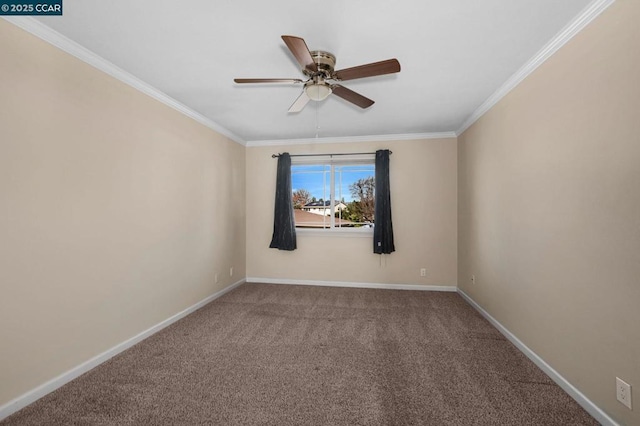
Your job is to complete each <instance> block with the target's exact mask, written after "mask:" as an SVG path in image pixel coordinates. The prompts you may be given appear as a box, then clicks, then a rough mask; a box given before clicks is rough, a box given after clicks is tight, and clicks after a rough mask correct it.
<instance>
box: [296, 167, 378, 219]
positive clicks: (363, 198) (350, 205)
mask: <svg viewBox="0 0 640 426" xmlns="http://www.w3.org/2000/svg"><path fill="white" fill-rule="evenodd" d="M291 183H292V188H293V207H294V217H295V222H296V228H316V229H335V228H371V227H373V213H374V200H375V198H374V191H375V165H374V164H373V163H372V162H367V163H337V164H336V163H333V164H293V165H292V166H291Z"/></svg>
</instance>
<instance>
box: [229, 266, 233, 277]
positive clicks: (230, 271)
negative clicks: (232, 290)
mask: <svg viewBox="0 0 640 426" xmlns="http://www.w3.org/2000/svg"><path fill="white" fill-rule="evenodd" d="M229 276H230V277H232V276H233V266H232V267H231V268H229Z"/></svg>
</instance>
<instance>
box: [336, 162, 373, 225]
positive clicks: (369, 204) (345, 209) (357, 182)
mask: <svg viewBox="0 0 640 426" xmlns="http://www.w3.org/2000/svg"><path fill="white" fill-rule="evenodd" d="M334 173H335V198H336V204H335V212H336V221H335V226H336V227H342V228H344V227H349V228H361V227H366V228H370V227H372V226H373V210H374V200H375V197H374V193H375V192H374V188H375V166H374V165H373V164H355V165H337V166H335V170H334Z"/></svg>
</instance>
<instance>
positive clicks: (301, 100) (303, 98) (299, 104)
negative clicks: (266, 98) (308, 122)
mask: <svg viewBox="0 0 640 426" xmlns="http://www.w3.org/2000/svg"><path fill="white" fill-rule="evenodd" d="M309 101H310V99H309V97H308V96H307V94H306V92H305V91H304V90H303V91H302V93H301V94H300V96H298V99H296V101H295V102H294V103H293V104H292V105H291V107H289V112H300V111H302V109H303V108H304V106H305V105H306V104H307V103H308V102H309Z"/></svg>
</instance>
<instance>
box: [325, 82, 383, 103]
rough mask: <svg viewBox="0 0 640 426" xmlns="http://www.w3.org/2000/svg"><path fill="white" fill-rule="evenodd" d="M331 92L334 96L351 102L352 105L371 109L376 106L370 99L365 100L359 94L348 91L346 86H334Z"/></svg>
mask: <svg viewBox="0 0 640 426" xmlns="http://www.w3.org/2000/svg"><path fill="white" fill-rule="evenodd" d="M331 90H332V92H333V94H334V95H336V96H339V97H341V98H342V99H344V100H345V101H349V102H351V103H352V104H355V105H358V106H359V107H360V108H369V107H370V106H371V105H373V104H374V101H372V100H371V99H369V98H365V97H364V96H362V95H361V94H359V93H356V92H354V91H353V90H351V89H347V88H346V87H344V86H340V85H339V84H334V85H333V86H331Z"/></svg>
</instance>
